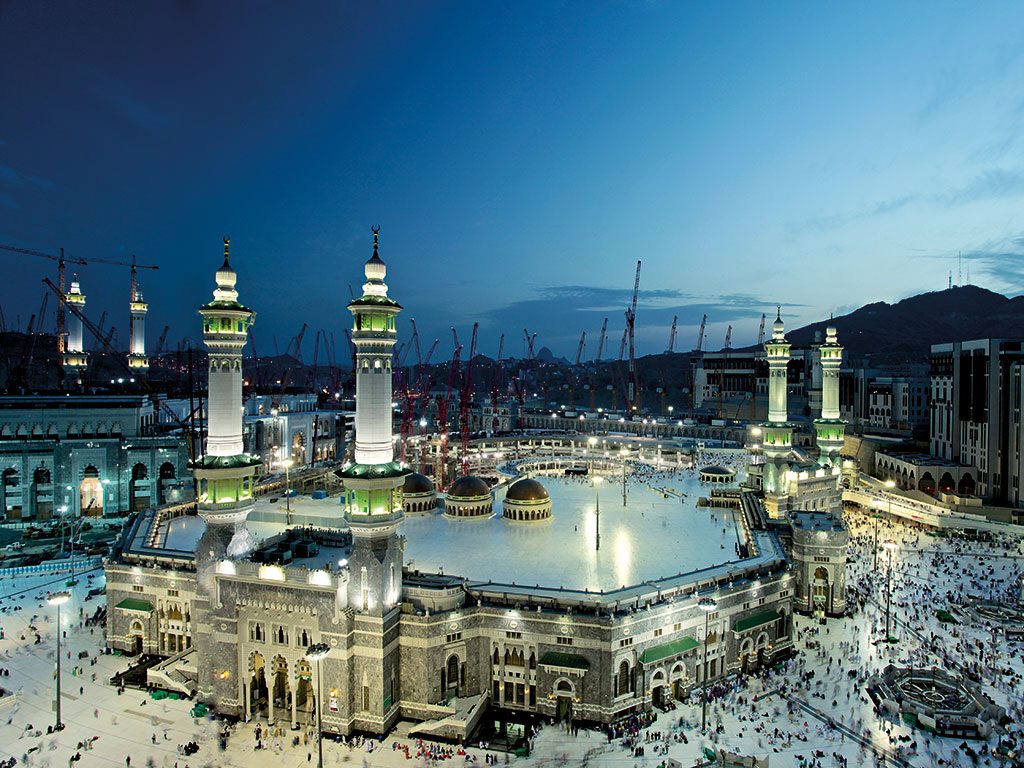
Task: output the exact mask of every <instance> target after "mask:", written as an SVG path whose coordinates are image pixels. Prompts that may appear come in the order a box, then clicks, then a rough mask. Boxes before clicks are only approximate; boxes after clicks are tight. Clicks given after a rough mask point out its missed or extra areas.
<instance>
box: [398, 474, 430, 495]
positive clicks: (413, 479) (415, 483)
mask: <svg viewBox="0 0 1024 768" xmlns="http://www.w3.org/2000/svg"><path fill="white" fill-rule="evenodd" d="M433 492H434V483H433V481H431V479H430V478H429V477H427V476H426V475H421V474H420V473H419V472H412V473H410V474H408V475H406V476H405V483H404V484H403V485H402V493H433Z"/></svg>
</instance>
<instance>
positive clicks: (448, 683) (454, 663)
mask: <svg viewBox="0 0 1024 768" xmlns="http://www.w3.org/2000/svg"><path fill="white" fill-rule="evenodd" d="M444 675H445V680H444V689H445V692H446V693H447V694H448V695H449V696H458V695H459V657H458V656H456V655H455V654H452V655H451V656H449V657H448V663H447V664H446V665H445V671H444Z"/></svg>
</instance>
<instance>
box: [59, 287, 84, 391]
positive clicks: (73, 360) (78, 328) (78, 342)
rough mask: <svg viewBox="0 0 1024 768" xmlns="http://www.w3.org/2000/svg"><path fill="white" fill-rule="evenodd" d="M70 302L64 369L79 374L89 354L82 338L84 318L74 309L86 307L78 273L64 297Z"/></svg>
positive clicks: (79, 309)
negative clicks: (71, 309)
mask: <svg viewBox="0 0 1024 768" xmlns="http://www.w3.org/2000/svg"><path fill="white" fill-rule="evenodd" d="M64 299H65V301H66V302H67V304H68V307H69V312H68V341H67V346H66V347H65V348H64V361H63V362H64V370H65V371H66V372H67V373H69V374H71V375H73V376H78V375H79V374H81V372H82V371H83V370H85V368H86V367H87V366H88V365H89V355H88V354H87V353H86V351H85V346H84V339H83V338H82V319H81V318H80V317H79V316H78V314H77V313H75V312H74V311H70V308H71V307H73V308H75V309H77V310H78V311H79V312H81V311H83V310H84V309H85V294H84V293H82V286H81V284H80V283H79V282H78V275H73V276H72V277H71V288H70V289H69V290H68V292H67V294H66V295H65V297H64Z"/></svg>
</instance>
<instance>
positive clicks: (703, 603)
mask: <svg viewBox="0 0 1024 768" xmlns="http://www.w3.org/2000/svg"><path fill="white" fill-rule="evenodd" d="M697 605H698V606H699V607H700V609H701V610H702V611H704V657H703V659H702V660H701V666H702V667H703V673H702V675H701V677H702V683H703V685H702V689H701V696H700V731H701V733H706V732H707V728H708V624H709V622H710V620H711V612H712V611H714V610H715V608H717V607H718V602H717V601H716V600H715V599H714V598H712V597H702V598H701V599H700V600H698V601H697Z"/></svg>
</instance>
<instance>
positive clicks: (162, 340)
mask: <svg viewBox="0 0 1024 768" xmlns="http://www.w3.org/2000/svg"><path fill="white" fill-rule="evenodd" d="M249 329H250V330H249V333H250V336H249V339H250V340H252V335H251V334H252V326H251V325H250V326H249ZM169 330H171V326H169V325H165V326H164V330H163V331H162V332H161V334H160V338H159V339H157V342H156V348H155V351H154V352H153V357H159V356H160V353H161V352H163V351H164V344H166V343H167V332H168V331H169ZM253 349H254V350H255V349H256V348H255V346H254V347H253ZM253 354H254V355H255V354H256V353H255V351H254V352H253Z"/></svg>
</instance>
